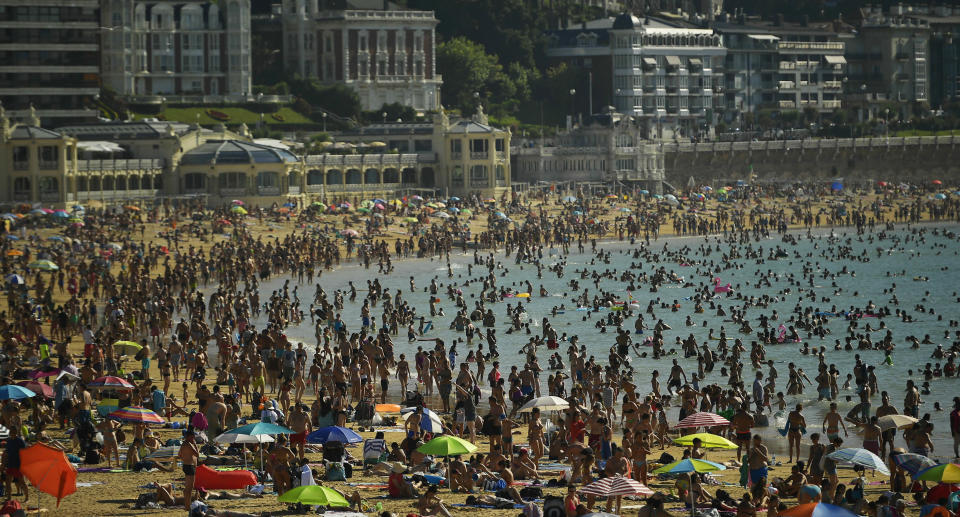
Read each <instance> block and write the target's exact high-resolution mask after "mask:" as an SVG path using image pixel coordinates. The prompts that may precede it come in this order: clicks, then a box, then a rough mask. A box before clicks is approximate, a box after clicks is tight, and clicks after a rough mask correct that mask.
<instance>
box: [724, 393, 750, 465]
mask: <svg viewBox="0 0 960 517" xmlns="http://www.w3.org/2000/svg"><path fill="white" fill-rule="evenodd" d="M747 407H748V406H747V405H746V404H741V405H740V409H738V410H737V412H736V414H734V415H733V418H732V419H731V421H730V423H732V424H733V428H734V430H735V431H736V433H737V434H736V442H737V458H742V457H743V449H747V450H748V451H749V449H750V436H751V433H750V429H751V428H752V427H753V424H754V422H753V416H751V415H750V412H749V411H747Z"/></svg>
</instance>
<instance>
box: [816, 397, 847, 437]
mask: <svg viewBox="0 0 960 517" xmlns="http://www.w3.org/2000/svg"><path fill="white" fill-rule="evenodd" d="M821 427H822V430H823V432H824V433H826V434H827V440H828V441H830V442H833V441H834V440H835V439H837V438H840V428H841V427H843V435H844V436H850V433H848V432H847V424H845V423H843V417H841V416H840V413H839V412H837V403H836V402H831V403H830V411H828V412H827V414H826V415H825V416H824V417H823V425H822V426H821Z"/></svg>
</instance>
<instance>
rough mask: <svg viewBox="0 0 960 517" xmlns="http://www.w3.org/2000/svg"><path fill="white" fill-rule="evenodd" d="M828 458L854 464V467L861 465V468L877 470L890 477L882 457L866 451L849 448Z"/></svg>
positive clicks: (833, 453) (829, 455)
mask: <svg viewBox="0 0 960 517" xmlns="http://www.w3.org/2000/svg"><path fill="white" fill-rule="evenodd" d="M827 457H828V458H830V459H832V460H836V461H844V462H847V463H853V464H854V465H860V466H861V467H864V468H868V469H872V470H875V471H877V472H879V473H881V474H885V475H890V469H888V468H887V466H886V464H884V462H883V460H882V459H880V457H879V456H877V455H876V454H874V453H872V452H870V451H868V450H866V449H859V448H855V447H849V448H845V449H840V450H837V451H833V452H831V453H830V454H827Z"/></svg>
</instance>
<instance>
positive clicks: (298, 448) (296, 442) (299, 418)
mask: <svg viewBox="0 0 960 517" xmlns="http://www.w3.org/2000/svg"><path fill="white" fill-rule="evenodd" d="M303 409H304V406H303V405H302V404H294V406H293V410H292V411H291V412H290V416H289V418H288V420H287V423H288V424H289V425H290V429H292V430H294V431H296V432H295V433H294V434H292V435H290V447H292V448H293V450H294V451H295V452H296V453H297V455H298V456H300V459H301V460H302V459H303V454H304V449H305V448H306V444H307V435H308V434H310V432H311V431H312V430H313V426H312V425H311V424H310V415H308V414H307V413H306V412H305V411H304V410H303Z"/></svg>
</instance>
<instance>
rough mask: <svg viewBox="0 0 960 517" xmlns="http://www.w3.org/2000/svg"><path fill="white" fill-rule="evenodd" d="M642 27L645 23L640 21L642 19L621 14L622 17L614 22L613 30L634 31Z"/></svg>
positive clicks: (628, 14)
mask: <svg viewBox="0 0 960 517" xmlns="http://www.w3.org/2000/svg"><path fill="white" fill-rule="evenodd" d="M641 25H643V23H642V22H641V21H640V18H637V17H636V16H634V15H632V14H630V13H620V16H617V18H616V19H615V20H613V30H619V29H633V28H634V27H639V26H641Z"/></svg>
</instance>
